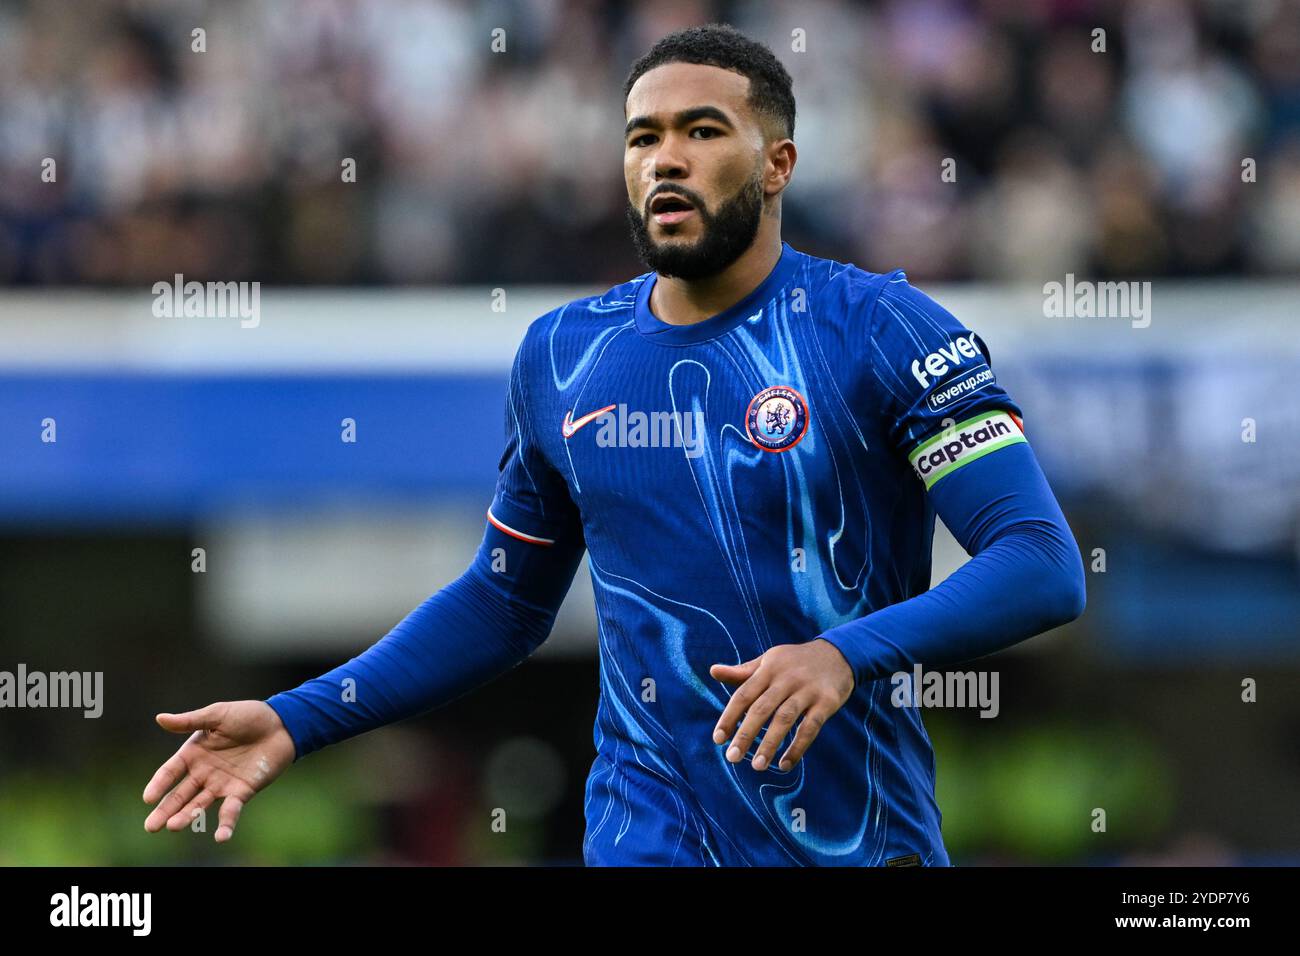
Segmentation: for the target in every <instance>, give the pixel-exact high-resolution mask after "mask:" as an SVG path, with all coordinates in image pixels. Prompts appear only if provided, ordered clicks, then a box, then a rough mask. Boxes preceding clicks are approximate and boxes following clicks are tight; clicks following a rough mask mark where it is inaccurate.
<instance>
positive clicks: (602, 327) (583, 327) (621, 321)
mask: <svg viewBox="0 0 1300 956" xmlns="http://www.w3.org/2000/svg"><path fill="white" fill-rule="evenodd" d="M650 275H651V273H648V272H647V273H645V274H643V275H639V276H636V277H634V278H632V279H629V280H628V281H626V282H621V283H619V284H618V285H616V286H612V287H611V288H609V289H607V290H605V291H604V292H602V293H599V294H596V295H589V296H582V297H581V298H577V299H572V300H570V301H568V302H565V303H564V304H563V305H559V306H556V307H555V308H554V309H551V310H550V311H549V312H546V313H543V314H542V315H540V316H538V317H537V318H535V319H533V321H532V322H530V323H529V325H528V328H527V329H526V330H525V331H524V337H523V340H522V341H521V342H520V345H519V353H520V355H521V356H522V357H523V360H524V361H525V362H533V363H535V362H536V361H537V359H538V357H539V356H540V354H541V353H543V352H546V353H550V352H552V351H553V350H555V348H556V347H557V345H558V346H559V347H560V348H561V349H567V348H571V347H573V346H575V345H577V346H579V347H581V346H582V345H583V343H590V342H591V341H592V340H593V339H595V338H598V337H599V336H601V335H602V334H605V333H608V332H610V331H613V330H617V329H620V328H631V327H633V325H634V317H635V309H636V295H637V291H638V290H639V289H640V287H641V284H642V283H643V282H645V281H646V280H647V279H648V278H649V277H650Z"/></svg>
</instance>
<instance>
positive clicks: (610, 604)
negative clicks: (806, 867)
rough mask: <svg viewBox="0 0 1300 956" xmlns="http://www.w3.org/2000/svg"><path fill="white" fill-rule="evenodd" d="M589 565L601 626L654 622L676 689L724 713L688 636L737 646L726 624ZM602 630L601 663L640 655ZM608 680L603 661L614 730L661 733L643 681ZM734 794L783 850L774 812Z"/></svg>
mask: <svg viewBox="0 0 1300 956" xmlns="http://www.w3.org/2000/svg"><path fill="white" fill-rule="evenodd" d="M590 566H591V580H593V583H594V584H595V592H597V600H598V601H601V602H602V605H604V606H606V609H607V610H608V611H610V614H608V617H606V615H604V614H602V615H601V620H602V622H617V620H621V619H628V615H629V613H640V614H642V615H647V617H649V618H650V619H653V620H654V622H655V624H656V626H658V627H659V630H660V635H659V636H660V639H662V644H659V645H658V646H662V648H664V652H666V653H664V658H663V659H664V661H666V662H667V663H668V666H669V667H672V671H673V676H675V679H676V682H677V683H676V685H675V689H676V691H680V692H685V693H690V695H694V696H695V697H698V698H699V700H701V701H703V702H705V705H706V708H707V709H708V710H711V711H712V713H718V714H720V713H722V711H723V708H724V706H725V705H727V695H725V693H724V691H723V685H722V684H715V685H714V687H710V685H708V684H706V683H703V682H702V680H701V679H699V676H698V675H697V674H695V672H694V670H693V669H692V667H690V663H689V659H690V656H689V653H688V649H686V646H685V643H686V636H688V633H692V635H697V636H706V635H705V632H706V631H720V632H722V633H723V635H724V636H725V639H727V640H728V641H731V644H732V646H736V643H735V640H733V637H732V636H731V633H729V632H728V631H727V627H725V626H724V624H723V622H722V620H720V619H719V618H718V617H716V615H714V614H712V613H711V611H708V610H707V609H705V607H699V606H698V605H692V604H688V602H684V601H676V600H673V598H669V597H667V596H664V594H659V593H655V592H653V591H650V589H649V588H646V587H645V585H642V584H638V583H637V581H634V580H632V579H630V578H627V576H623V575H616V574H612V572H608V571H604V570H603V568H601V566H599V564H598V563H597V562H595V561H591V562H590ZM619 601H630V602H633V604H634V605H636V607H634V609H630V607H619V606H617V604H619ZM610 630H619V628H617V624H616V623H615V624H612V627H611V628H610ZM601 631H602V635H601V641H602V644H601V652H602V659H603V657H604V653H606V652H608V653H611V654H612V653H624V654H636V650H637V649H636V648H634V646H625V648H616V646H614V645H612V643H608V641H607V633H608V632H607V631H606V628H604V627H603V623H602V628H601ZM608 678H610V679H608V680H607V679H606V671H604V667H603V663H602V683H601V692H602V706H603V704H604V698H606V697H607V698H608V702H610V706H611V710H612V711H614V713H612V715H614V717H615V718H616V721H617V724H616V726H619V727H627V726H628V724H636V723H638V722H640V721H642V719H643V721H645V722H646V723H647V724H650V726H653V727H655V728H656V730H659V731H663V726H662V723H659V721H658V719H655V718H654V717H653V715H651V713H650V711H651V708H650V706H647V705H646V704H643V702H641V698H640V680H637V682H636V684H633V683H632V682H629V680H627V675H625V674H623V672H621V671H620V670H617V669H614V670H612V671H611V674H610V675H608ZM710 730H711V728H710V727H699V728H698V732H699V734H702V735H707V734H708V732H710ZM668 740H669V747H672V749H671V750H669V753H672V754H676V747H675V745H672V743H671V737H669V739H668ZM598 748H599V741H598ZM711 753H712V754H714V758H715V760H716V761H718V763H719V770H722V771H724V773H725V774H727V775H729V777H732V778H733V780H735V777H736V775H737V774H738V773H753V771H750V770H748V767H746V766H742V765H736V763H729V762H728V761H727V758H725V756H724V753H723V750H722V748H714V749H712V750H711ZM662 769H663V770H664V773H663V775H664V777H666V778H667V779H669V780H673V782H676V783H680V784H681V786H684V787H686V788H688V792H689V790H690V783H689V782H688V780H686V779H685V777H684V775H682V774H680V773H679V771H677V770H676V769H673V767H671V765H669V763H668V762H664V763H663V767H662ZM736 791H737V792H738V793H740V796H741V799H742V800H744V801H745V804H748V805H749V808H750V812H751V813H753V814H754V817H755V819H758V821H759V823H761V825H762V826H763V829H764V830H766V831H767V834H768V836H770V838H771V839H772V842H774V844H776V845H781V847H783V848H784V838H785V836H787V832H785V830H784V827H781V826H780V825H779V823H776V825H774V821H771V819H770V813H767V812H764V808H763V806H762V805H761V804H758V803H755V801H754V800H753V799H751V795H750V793H749V792H746V791H745V790H744V788H742V787H740V786H736ZM697 809H698V812H699V813H701V814H702V816H703V817H705V818H706V819H708V822H710V827H711V831H712V832H714V834H715V835H718V836H719V838H720V839H723V840H725V842H727V843H728V844H729V853H728V856H729V857H732V858H735V860H737V861H742V862H750V861H749V858H748V855H746V853H745V852H744V849H742V848H741V847H740V845H737V844H736V843H735V842H732V840H731V838H729V836H728V830H729V827H727V826H723V825H722V823H719V822H718V821H716V819H714V818H712V817H711V816H710V814H708V812H707V810H706V809H703V808H697ZM684 823H685V822H684ZM787 852H788V851H787ZM790 860H792V862H800V861H798V860H797V858H796V857H794V856H793V855H790Z"/></svg>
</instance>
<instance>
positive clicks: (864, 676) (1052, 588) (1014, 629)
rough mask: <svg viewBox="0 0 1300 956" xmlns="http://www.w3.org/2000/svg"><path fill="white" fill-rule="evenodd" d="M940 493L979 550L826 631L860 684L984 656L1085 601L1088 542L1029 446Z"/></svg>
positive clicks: (940, 487) (1075, 611) (988, 461)
mask: <svg viewBox="0 0 1300 956" xmlns="http://www.w3.org/2000/svg"><path fill="white" fill-rule="evenodd" d="M945 483H948V484H946V485H945ZM989 487H995V488H996V489H997V493H996V494H995V495H994V496H990V495H989V494H988V491H987V489H988V488H989ZM932 495H933V497H934V498H935V500H936V507H937V508H938V510H939V512H940V514H941V515H942V516H943V517H944V520H945V523H947V524H948V525H949V527H950V528H951V529H952V530H953V533H954V535H955V536H956V537H957V539H958V541H960V542H961V543H962V544H963V546H965V547H966V548H967V550H968V551H971V552H972V553H973V554H974V556H973V557H972V558H971V560H970V561H968V562H967V563H966V564H964V565H963V566H962V567H960V568H958V569H957V570H956V571H954V572H953V573H952V574H951V575H949V576H948V577H947V578H946V579H945V580H944V581H943V582H941V583H940V584H939V585H937V586H936V587H933V588H931V589H930V590H928V591H926V592H925V593H923V594H920V595H917V596H916V597H913V598H910V599H908V600H905V601H901V602H899V603H898V604H894V605H891V606H889V607H886V608H882V609H881V610H879V611H876V612H874V613H872V614H868V615H867V616H865V617H862V618H859V619H858V620H855V621H850V622H848V623H846V624H842V625H840V626H838V627H835V628H832V629H830V630H828V631H826V632H825V633H824V634H822V635H821V637H823V638H825V639H826V640H828V641H829V642H831V643H832V644H834V645H835V646H836V647H837V648H839V650H840V652H841V653H842V654H843V655H844V657H845V659H846V660H847V661H848V662H849V665H850V666H851V667H852V668H853V672H854V677H855V679H856V681H857V683H858V685H859V686H861V685H862V684H863V683H866V682H869V681H873V680H878V679H881V678H885V677H888V676H890V675H891V674H894V673H897V672H899V671H910V670H911V669H912V667H913V665H914V664H916V663H920V664H922V665H923V666H926V667H941V666H944V665H947V664H954V663H958V662H961V661H966V660H971V659H973V658H977V657H983V656H984V655H986V654H991V653H993V652H995V651H999V650H1002V649H1003V648H1006V647H1009V646H1011V645H1012V644H1016V643H1018V642H1019V641H1022V640H1025V639H1026V638H1030V637H1033V636H1034V635H1035V634H1040V633H1042V632H1043V631H1046V630H1050V629H1051V628H1053V627H1056V626H1058V625H1060V624H1064V623H1066V622H1068V621H1071V620H1073V619H1074V618H1076V617H1078V616H1079V615H1080V614H1081V613H1082V611H1083V606H1084V602H1085V589H1084V573H1083V562H1082V559H1081V558H1080V556H1079V550H1078V546H1077V544H1076V543H1075V540H1074V536H1073V534H1072V533H1071V532H1070V528H1069V525H1068V524H1067V523H1066V521H1065V517H1064V515H1063V514H1062V513H1061V511H1060V507H1059V505H1058V504H1057V503H1056V499H1055V497H1053V496H1052V494H1051V491H1050V489H1049V488H1048V487H1047V483H1046V480H1045V479H1044V478H1043V477H1042V473H1041V471H1039V469H1038V465H1037V463H1036V462H1035V461H1034V460H1033V456H1032V453H1031V452H1030V451H1029V450H1028V446H1026V445H1020V446H1018V447H1016V448H1008V449H1004V450H1002V451H999V452H997V453H996V454H994V455H989V456H987V457H986V458H985V459H983V460H981V461H978V462H973V463H972V464H971V465H969V466H967V467H966V468H964V469H962V470H961V471H960V472H959V473H956V474H954V475H952V476H951V477H949V478H945V479H943V480H942V481H941V482H939V483H938V484H937V485H936V486H935V489H934V492H933V493H932Z"/></svg>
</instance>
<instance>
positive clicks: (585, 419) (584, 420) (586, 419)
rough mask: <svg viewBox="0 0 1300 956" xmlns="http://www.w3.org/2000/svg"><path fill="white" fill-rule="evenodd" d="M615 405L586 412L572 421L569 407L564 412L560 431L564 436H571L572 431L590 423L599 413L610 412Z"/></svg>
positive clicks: (571, 410) (571, 411)
mask: <svg viewBox="0 0 1300 956" xmlns="http://www.w3.org/2000/svg"><path fill="white" fill-rule="evenodd" d="M617 407H618V406H617V405H606V406H605V407H604V408H598V409H596V410H595V411H594V412H588V413H587V414H586V415H583V416H582V417H581V418H579V419H578V420H577V421H574V419H573V409H569V410H568V411H567V412H565V413H564V423H563V424H562V425H561V426H560V432H561V433H562V434H563V435H564V437H565V438H572V437H573V433H574V432H576V431H577V430H578V429H579V428H581V427H582V426H583V425H589V424H591V423H592V422H594V421H595V420H596V419H597V418H599V417H600V416H601V415H604V414H605V413H606V412H612V411H613V410H614V409H615V408H617Z"/></svg>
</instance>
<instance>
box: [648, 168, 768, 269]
mask: <svg viewBox="0 0 1300 956" xmlns="http://www.w3.org/2000/svg"><path fill="white" fill-rule="evenodd" d="M673 191H674V190H669V192H673ZM679 195H685V196H686V197H687V198H688V199H690V201H691V204H692V205H693V206H694V207H695V213H696V215H698V216H699V217H700V232H701V235H700V238H699V239H697V240H696V241H695V242H693V243H684V242H682V241H681V240H670V241H667V242H660V243H656V242H655V241H654V240H653V239H651V238H650V228H649V225H648V220H647V219H646V217H644V216H642V215H641V213H639V212H637V210H636V209H635V208H634V207H633V205H632V203H631V202H630V201H629V202H628V203H627V222H628V226H629V227H630V228H631V230H632V242H633V243H634V244H635V245H636V252H637V255H638V256H640V257H641V261H642V262H644V263H645V264H646V265H647V266H649V267H650V268H651V269H653V270H654V271H655V272H657V273H659V274H660V275H661V276H669V277H671V278H678V279H703V278H706V277H708V276H713V275H717V274H718V273H719V272H721V271H722V270H723V269H725V268H727V266H729V265H731V264H732V263H733V262H735V261H736V260H737V259H739V258H740V256H741V254H742V253H744V251H745V250H746V249H748V248H749V247H750V246H752V245H753V244H754V237H755V236H757V235H758V226H759V223H760V221H761V220H762V218H763V174H762V170H757V171H756V172H755V173H754V176H753V178H752V179H750V180H749V181H748V182H747V183H745V185H743V186H742V187H741V188H740V189H739V190H737V191H736V194H735V195H734V196H732V197H731V198H730V199H728V200H727V201H726V202H725V203H723V204H722V205H721V206H720V207H719V208H718V211H717V212H716V213H712V214H710V213H709V211H708V210H707V209H706V208H705V207H704V204H703V203H701V202H700V201H699V197H698V196H696V195H695V194H694V193H690V192H689V191H688V190H685V189H682V190H681V193H680V194H679Z"/></svg>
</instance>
